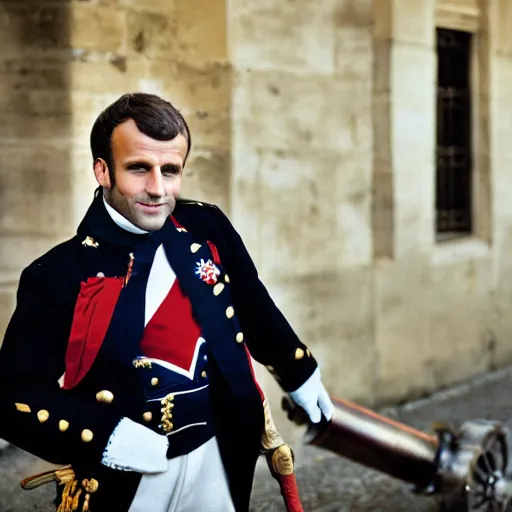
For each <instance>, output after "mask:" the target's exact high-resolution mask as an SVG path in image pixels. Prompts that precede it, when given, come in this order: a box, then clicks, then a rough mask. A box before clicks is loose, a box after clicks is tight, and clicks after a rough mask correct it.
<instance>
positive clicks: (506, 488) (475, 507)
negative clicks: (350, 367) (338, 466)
mask: <svg viewBox="0 0 512 512" xmlns="http://www.w3.org/2000/svg"><path fill="white" fill-rule="evenodd" d="M332 401H333V404H334V414H333V417H332V419H331V420H329V421H326V420H325V419H324V420H322V421H321V422H320V423H310V422H309V421H308V419H307V415H306V414H305V412H304V411H303V410H302V409H301V408H299V407H297V406H296V405H294V404H293V402H292V401H291V400H290V399H289V398H287V397H285V398H284V399H283V408H284V409H285V410H286V411H287V413H288V417H289V419H291V420H292V421H294V422H295V423H297V424H299V425H300V424H307V425H308V429H307V431H306V433H305V435H304V438H303V441H304V443H305V444H308V445H312V446H317V447H319V448H322V449H325V450H328V451H330V452H334V453H336V454H338V455H340V456H342V457H345V458H347V459H350V460H352V461H354V462H357V463H359V464H362V465H364V466H366V467H369V468H372V469H374V470H377V471H379V472H381V473H385V474H387V475H389V476H391V477H394V478H397V479H399V480H402V481H404V482H408V483H410V484H413V486H414V490H415V492H423V493H436V494H449V493H458V494H464V495H466V497H467V501H468V510H472V511H476V512H477V511H480V510H481V511H484V510H491V509H488V508H487V507H488V506H489V505H491V504H492V506H493V507H494V508H492V510H493V511H505V510H512V508H510V509H509V508H508V507H510V506H511V500H510V498H511V496H512V482H511V481H510V480H509V479H508V477H509V475H508V459H509V432H508V429H507V428H505V427H504V426H503V425H501V424H500V423H499V422H495V421H491V420H471V421H467V422H465V423H463V424H462V425H461V426H460V427H459V428H458V429H456V430H454V429H451V428H449V427H448V426H445V425H440V424H438V425H437V426H435V427H434V431H433V433H432V434H427V433H425V432H422V431H420V430H416V429H414V428H412V427H410V426H408V425H406V424H404V423H401V422H398V421H396V420H393V419H391V418H388V417H386V416H383V415H380V414H378V413H376V412H374V411H372V410H370V409H367V408H365V407H362V406H360V405H357V404H355V403H352V402H350V401H348V400H341V399H337V398H332Z"/></svg>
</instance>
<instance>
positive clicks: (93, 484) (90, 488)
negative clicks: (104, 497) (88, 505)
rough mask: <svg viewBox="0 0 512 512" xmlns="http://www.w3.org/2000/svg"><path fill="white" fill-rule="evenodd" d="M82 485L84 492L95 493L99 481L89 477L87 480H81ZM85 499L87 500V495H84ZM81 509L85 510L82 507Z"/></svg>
mask: <svg viewBox="0 0 512 512" xmlns="http://www.w3.org/2000/svg"><path fill="white" fill-rule="evenodd" d="M82 486H83V487H84V489H85V492H88V493H90V494H92V493H95V492H96V491H97V490H98V489H99V487H100V483H99V482H98V480H96V479H95V478H90V479H89V480H87V479H84V480H82ZM75 496H76V495H75ZM86 501H87V497H86ZM82 510H85V508H82Z"/></svg>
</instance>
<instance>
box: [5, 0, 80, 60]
mask: <svg viewBox="0 0 512 512" xmlns="http://www.w3.org/2000/svg"><path fill="white" fill-rule="evenodd" d="M70 18H71V14H70V6H69V5H60V6H55V5H40V4H26V3H24V2H17V3H16V4H14V3H13V4H2V5H1V6H0V48H2V52H1V57H0V58H1V59H2V60H4V59H12V58H19V57H22V56H28V57H30V58H34V57H35V56H36V55H42V54H45V53H46V54H47V53H49V52H64V51H65V49H67V48H69V45H70V33H71V22H70ZM55 56H56V54H54V55H53V57H54V58H55Z"/></svg>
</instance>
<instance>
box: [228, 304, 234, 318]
mask: <svg viewBox="0 0 512 512" xmlns="http://www.w3.org/2000/svg"><path fill="white" fill-rule="evenodd" d="M226 316H227V317H228V318H233V317H234V316H235V310H234V309H233V306H229V308H228V309H226Z"/></svg>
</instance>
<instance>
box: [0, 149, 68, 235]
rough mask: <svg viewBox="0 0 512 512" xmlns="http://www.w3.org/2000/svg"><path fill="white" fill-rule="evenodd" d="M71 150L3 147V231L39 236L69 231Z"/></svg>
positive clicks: (0, 220)
mask: <svg viewBox="0 0 512 512" xmlns="http://www.w3.org/2000/svg"><path fill="white" fill-rule="evenodd" d="M69 160H70V159H69V152H68V150H67V149H65V148H64V149H63V148H61V149H58V148H54V147H48V146H39V147H37V146H31V147H27V146H21V147H20V146H17V147H9V148H6V147H4V148H2V149H1V150H0V168H2V169H7V168H9V169H13V171H12V172H3V173H0V181H1V183H0V231H2V232H8V233H13V234H14V233H17V234H22V233H24V234H26V235H27V236H31V235H33V236H37V235H55V236H56V235H58V234H60V233H62V232H69V231H70V229H72V227H71V226H70V225H69V216H68V211H69V208H70V204H71V202H72V200H73V198H72V196H71V194H70V192H71V175H70V173H69V172H68V166H69Z"/></svg>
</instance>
